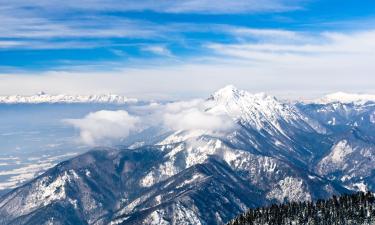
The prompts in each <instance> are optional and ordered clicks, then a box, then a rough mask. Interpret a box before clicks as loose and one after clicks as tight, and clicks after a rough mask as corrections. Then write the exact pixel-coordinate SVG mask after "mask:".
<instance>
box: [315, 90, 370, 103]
mask: <svg viewBox="0 0 375 225" xmlns="http://www.w3.org/2000/svg"><path fill="white" fill-rule="evenodd" d="M315 102H316V103H321V104H327V103H334V102H341V103H355V104H364V103H366V102H375V95H370V94H352V93H346V92H336V93H332V94H328V95H326V96H324V97H323V98H321V99H318V100H316V101H315Z"/></svg>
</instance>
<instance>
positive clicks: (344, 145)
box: [330, 140, 353, 163]
mask: <svg viewBox="0 0 375 225" xmlns="http://www.w3.org/2000/svg"><path fill="white" fill-rule="evenodd" d="M352 152H353V149H352V147H351V146H350V145H349V144H348V142H347V141H346V140H342V141H340V142H338V143H337V144H336V145H335V146H334V147H333V151H332V153H331V154H330V158H331V159H332V162H335V163H340V162H343V161H344V159H345V157H347V156H348V155H349V154H351V153H352Z"/></svg>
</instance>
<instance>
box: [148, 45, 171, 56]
mask: <svg viewBox="0 0 375 225" xmlns="http://www.w3.org/2000/svg"><path fill="white" fill-rule="evenodd" d="M141 49H142V51H145V52H150V53H152V54H155V55H161V56H168V57H171V56H173V54H172V52H171V51H170V50H169V49H168V48H167V47H166V46H163V45H149V46H144V47H142V48H141Z"/></svg>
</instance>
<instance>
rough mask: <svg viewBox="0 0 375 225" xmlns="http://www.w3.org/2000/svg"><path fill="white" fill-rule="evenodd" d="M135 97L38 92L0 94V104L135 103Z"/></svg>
mask: <svg viewBox="0 0 375 225" xmlns="http://www.w3.org/2000/svg"><path fill="white" fill-rule="evenodd" d="M135 102H137V100H136V99H133V98H127V97H125V96H121V95H114V94H106V95H50V94H46V93H44V92H39V93H38V94H36V95H30V96H23V95H10V96H0V104H1V103H3V104H21V103H28V104H38V103H111V104H124V103H135Z"/></svg>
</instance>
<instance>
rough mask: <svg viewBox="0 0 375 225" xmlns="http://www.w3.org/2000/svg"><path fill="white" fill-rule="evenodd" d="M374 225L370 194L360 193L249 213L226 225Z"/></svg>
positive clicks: (374, 208) (374, 207)
mask: <svg viewBox="0 0 375 225" xmlns="http://www.w3.org/2000/svg"><path fill="white" fill-rule="evenodd" d="M374 223H375V197H374V194H372V193H370V192H368V193H363V192H360V193H356V194H352V195H343V196H340V197H336V196H333V197H332V198H331V199H328V200H319V201H317V202H301V203H288V204H282V205H272V206H271V207H268V208H257V209H251V210H249V211H247V212H246V213H245V214H242V215H240V216H238V217H237V218H236V219H233V220H232V221H231V222H229V223H228V225H258V224H259V225H260V224H261V225H271V224H279V225H284V224H285V225H289V224H300V225H310V224H341V225H370V224H374Z"/></svg>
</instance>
